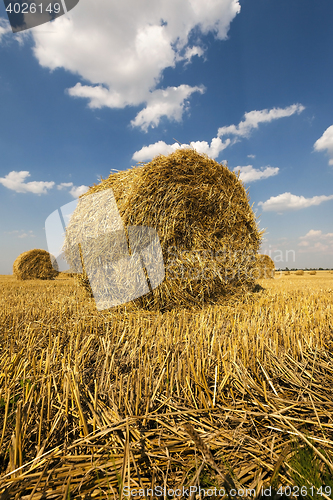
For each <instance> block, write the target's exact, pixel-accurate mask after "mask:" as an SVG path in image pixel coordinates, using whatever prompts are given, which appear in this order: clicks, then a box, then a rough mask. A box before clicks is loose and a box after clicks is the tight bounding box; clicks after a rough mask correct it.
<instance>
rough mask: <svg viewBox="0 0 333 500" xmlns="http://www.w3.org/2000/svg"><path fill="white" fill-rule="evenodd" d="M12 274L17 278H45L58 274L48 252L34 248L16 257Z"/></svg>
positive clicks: (53, 260) (54, 262)
mask: <svg viewBox="0 0 333 500" xmlns="http://www.w3.org/2000/svg"><path fill="white" fill-rule="evenodd" d="M51 258H52V262H53V265H52V262H51ZM13 274H14V276H15V277H16V278H17V279H19V280H33V279H42V280H47V279H53V278H55V277H56V276H58V274H59V271H57V263H56V261H55V259H54V258H53V257H51V255H50V254H49V252H47V251H46V250H40V249H38V248H35V249H33V250H29V251H28V252H24V253H21V255H19V256H18V257H17V259H16V260H15V261H14V264H13Z"/></svg>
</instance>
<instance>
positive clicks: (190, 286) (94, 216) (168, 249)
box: [64, 148, 263, 310]
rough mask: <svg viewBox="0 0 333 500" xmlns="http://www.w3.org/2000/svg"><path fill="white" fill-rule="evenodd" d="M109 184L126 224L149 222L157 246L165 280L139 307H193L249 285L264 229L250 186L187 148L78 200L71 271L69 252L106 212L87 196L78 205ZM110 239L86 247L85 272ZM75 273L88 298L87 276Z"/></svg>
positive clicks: (69, 240) (69, 242)
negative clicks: (247, 186)
mask: <svg viewBox="0 0 333 500" xmlns="http://www.w3.org/2000/svg"><path fill="white" fill-rule="evenodd" d="M109 188H112V190H113V193H114V196H115V200H116V202H117V207H118V210H119V213H120V216H121V220H122V223H123V225H124V227H125V228H128V227H129V226H148V227H152V228H154V229H155V230H156V232H157V234H158V236H159V239H160V243H161V248H162V253H163V260H164V264H165V279H164V281H163V282H162V284H161V285H160V286H158V287H157V288H155V289H154V290H151V291H150V293H148V294H146V295H145V296H142V297H139V298H137V299H136V300H135V301H134V303H135V305H136V306H137V307H144V308H148V309H158V310H166V309H170V308H172V307H175V306H185V307H186V306H196V305H202V304H204V303H206V302H209V303H214V302H216V301H217V300H220V299H221V298H223V297H229V296H231V295H233V294H235V293H244V292H245V291H249V290H252V289H253V286H254V284H255V278H254V276H253V271H254V268H255V263H256V260H255V255H256V254H257V253H258V249H259V247H260V243H261V238H262V233H263V232H262V231H259V229H258V226H257V220H256V217H255V215H254V212H253V210H252V207H251V206H250V204H249V195H248V191H247V190H246V189H245V188H244V185H243V183H242V181H241V180H240V179H239V176H237V175H236V174H235V173H234V172H232V171H230V170H229V169H228V168H227V167H226V166H225V165H223V164H220V163H218V162H216V161H214V160H212V159H210V158H208V157H207V156H206V155H203V154H199V153H198V152H196V151H195V150H194V149H190V148H188V149H178V150H177V151H175V152H174V153H172V154H170V155H168V156H164V155H160V156H157V157H155V158H154V159H153V160H152V161H151V162H149V163H146V164H140V165H138V166H136V167H132V168H131V169H129V170H127V171H123V172H119V173H115V174H114V173H113V174H111V175H110V176H109V177H108V178H107V179H104V180H102V181H101V183H100V184H98V185H94V186H93V187H91V188H90V189H89V191H88V192H87V193H85V194H84V195H82V196H81V197H80V200H79V204H78V206H77V209H76V210H75V212H74V214H73V216H72V217H71V220H70V223H69V225H68V226H67V229H66V243H65V247H64V249H65V254H66V256H67V261H68V262H69V264H70V267H71V268H72V269H75V267H77V262H76V260H77V255H78V254H77V251H76V250H75V251H74V250H73V249H76V248H77V246H78V244H79V243H80V241H81V239H82V234H85V238H87V237H88V236H92V238H91V239H93V235H96V228H103V227H104V225H105V221H106V218H107V213H106V212H107V210H108V207H105V206H103V205H98V203H97V202H96V203H95V201H94V199H93V198H94V197H93V196H92V197H91V201H89V203H85V205H84V204H82V205H81V206H80V202H81V201H82V200H84V198H85V197H86V196H88V195H93V194H97V193H99V192H101V191H104V190H107V189H109ZM86 201H87V200H86ZM83 206H85V207H86V208H85V211H84V210H83V209H82V208H80V207H83ZM87 221H91V226H92V228H93V229H92V230H91V234H90V235H87V234H86V233H87V227H89V225H88V226H87ZM110 238H111V240H112V237H111V236H110ZM110 238H109V239H108V238H107V237H106V236H105V235H103V236H102V238H100V239H99V241H98V242H97V243H96V244H95V246H90V247H89V251H86V256H85V259H84V264H85V265H86V266H87V265H88V266H89V269H90V270H91V269H94V268H96V272H99V271H98V268H100V265H101V263H103V265H104V267H105V268H107V265H108V262H107V259H106V257H105V253H106V251H107V248H108V246H110V245H111V244H112V241H111V240H110ZM80 249H81V246H80ZM80 251H81V250H80ZM74 254H75V257H74V256H73V255H74ZM81 256H82V253H81ZM94 266H95V267H94ZM81 269H82V268H81ZM76 272H78V271H76ZM81 272H82V271H81ZM79 278H80V282H81V284H83V286H84V287H85V288H86V289H87V290H88V291H89V292H90V295H92V293H91V290H90V289H89V280H88V278H87V275H85V274H84V273H83V274H81V276H80V277H79Z"/></svg>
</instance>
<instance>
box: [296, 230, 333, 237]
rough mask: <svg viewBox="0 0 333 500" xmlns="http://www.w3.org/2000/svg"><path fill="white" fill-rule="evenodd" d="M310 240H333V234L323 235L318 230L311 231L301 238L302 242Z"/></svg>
mask: <svg viewBox="0 0 333 500" xmlns="http://www.w3.org/2000/svg"><path fill="white" fill-rule="evenodd" d="M309 238H315V239H317V240H318V239H320V240H327V239H333V233H326V234H323V232H322V231H321V230H320V229H318V230H315V229H310V231H309V232H308V233H306V235H305V236H300V240H307V239H309Z"/></svg>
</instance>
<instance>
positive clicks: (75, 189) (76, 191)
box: [57, 182, 89, 198]
mask: <svg viewBox="0 0 333 500" xmlns="http://www.w3.org/2000/svg"><path fill="white" fill-rule="evenodd" d="M68 188H71V189H69V193H70V194H71V195H72V196H73V198H78V197H79V196H81V194H84V193H86V192H87V191H88V189H89V187H88V186H85V185H84V184H82V185H81V186H74V184H73V182H61V184H58V185H57V189H59V191H63V190H64V189H68Z"/></svg>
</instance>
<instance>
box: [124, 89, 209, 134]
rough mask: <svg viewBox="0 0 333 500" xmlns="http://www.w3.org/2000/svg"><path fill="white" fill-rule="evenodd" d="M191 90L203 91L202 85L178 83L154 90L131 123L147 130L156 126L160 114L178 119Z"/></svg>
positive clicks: (181, 114)
mask: <svg viewBox="0 0 333 500" xmlns="http://www.w3.org/2000/svg"><path fill="white" fill-rule="evenodd" d="M193 92H200V93H201V94H202V93H203V92H204V87H190V86H189V85H180V86H179V87H168V88H166V89H164V90H162V89H158V90H154V92H152V93H151V94H150V97H149V99H148V101H147V102H148V104H147V106H146V107H145V108H144V109H143V110H142V111H140V112H139V113H138V114H137V115H136V117H135V119H134V120H132V121H131V124H132V125H133V126H134V127H141V129H142V130H144V131H145V132H147V130H148V127H149V126H151V127H152V128H154V127H156V126H157V125H158V124H159V122H160V119H161V117H162V116H166V117H167V118H169V119H170V120H175V121H180V120H181V118H182V116H183V111H184V109H185V107H186V106H187V104H188V103H187V101H186V100H187V99H188V97H189V96H190V95H191V94H193Z"/></svg>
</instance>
